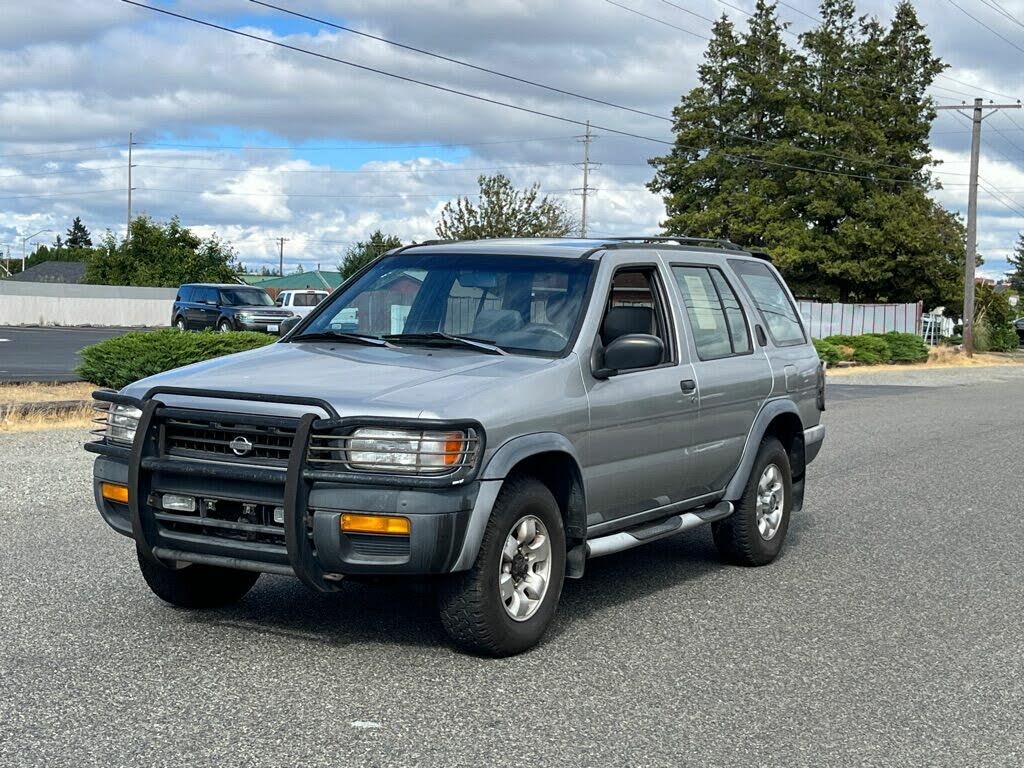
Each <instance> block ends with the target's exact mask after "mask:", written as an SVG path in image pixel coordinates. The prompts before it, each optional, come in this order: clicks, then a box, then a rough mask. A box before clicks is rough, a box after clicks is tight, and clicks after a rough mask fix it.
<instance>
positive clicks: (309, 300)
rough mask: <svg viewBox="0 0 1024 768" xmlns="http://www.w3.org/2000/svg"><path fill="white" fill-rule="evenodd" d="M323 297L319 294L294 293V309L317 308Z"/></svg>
mask: <svg viewBox="0 0 1024 768" xmlns="http://www.w3.org/2000/svg"><path fill="white" fill-rule="evenodd" d="M321 299H323V296H321V295H320V294H319V293H294V294H292V304H291V305H292V306H293V307H315V306H316V305H317V304H319V303H320V301H321Z"/></svg>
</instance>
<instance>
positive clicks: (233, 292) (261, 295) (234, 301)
mask: <svg viewBox="0 0 1024 768" xmlns="http://www.w3.org/2000/svg"><path fill="white" fill-rule="evenodd" d="M220 303H221V304H223V305H226V306H229V307H272V306H274V300H273V299H272V298H270V294H268V293H267V292H266V291H264V290H261V289H260V288H225V289H224V290H222V291H221V292H220Z"/></svg>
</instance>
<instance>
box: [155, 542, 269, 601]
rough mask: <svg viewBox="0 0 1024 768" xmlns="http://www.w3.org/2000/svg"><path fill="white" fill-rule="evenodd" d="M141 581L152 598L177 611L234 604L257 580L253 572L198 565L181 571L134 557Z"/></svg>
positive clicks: (187, 566) (189, 565) (184, 565)
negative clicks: (177, 608)
mask: <svg viewBox="0 0 1024 768" xmlns="http://www.w3.org/2000/svg"><path fill="white" fill-rule="evenodd" d="M137 554H138V558H139V569H140V570H141V571H142V578H144V579H145V580H146V583H147V584H148V585H149V588H150V589H151V590H153V594H155V595H156V596H157V597H159V598H160V599H161V600H164V601H165V602H168V603H170V604H171V605H177V606H179V607H180V608H219V607H221V606H224V605H231V604H232V603H236V602H238V601H239V600H241V599H242V597H244V596H245V593H246V592H248V591H249V590H250V589H252V587H253V584H255V583H256V580H257V579H258V578H259V577H260V575H259V574H258V573H256V572H255V571H237V570H234V569H232V568H218V567H217V566H213V565H200V564H199V563H187V564H186V563H181V567H179V568H174V567H172V566H168V565H163V564H162V563H154V562H153V561H151V560H149V559H148V558H146V557H144V556H143V555H142V553H137Z"/></svg>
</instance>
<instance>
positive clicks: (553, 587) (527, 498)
mask: <svg viewBox="0 0 1024 768" xmlns="http://www.w3.org/2000/svg"><path fill="white" fill-rule="evenodd" d="M564 578H565V531H564V529H563V527H562V516H561V513H560V511H559V508H558V504H557V502H556V501H555V498H554V496H552V495H551V491H549V490H548V488H547V487H546V486H545V485H544V484H543V483H541V482H539V481H538V480H535V479H533V478H529V477H521V478H515V479H511V480H507V481H506V482H505V485H504V487H503V488H502V489H501V493H500V494H499V495H498V499H497V501H496V502H495V504H494V509H493V511H492V512H491V519H490V521H489V522H488V524H487V529H486V531H485V532H484V538H483V541H482V542H481V544H480V552H479V554H478V555H477V559H476V563H475V564H474V565H473V568H472V569H470V570H469V571H466V572H465V573H459V574H456V575H454V576H453V577H451V581H450V582H449V583H448V584H446V585H445V587H444V588H443V590H442V594H441V622H442V623H443V624H444V628H445V630H446V631H447V632H448V635H449V637H451V639H452V640H453V641H454V642H455V643H456V644H457V645H459V646H461V647H463V648H465V649H466V650H469V651H473V652H475V653H482V654H486V655H489V656H511V655H513V654H516V653H521V652H522V651H525V650H527V649H528V648H531V647H533V646H534V645H536V644H537V643H538V642H539V641H540V639H541V637H542V636H543V635H544V632H545V631H546V630H547V628H548V625H549V624H550V623H551V619H552V618H553V617H554V615H555V610H556V608H557V607H558V598H559V596H560V595H561V593H562V582H563V580H564Z"/></svg>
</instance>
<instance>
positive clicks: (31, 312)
mask: <svg viewBox="0 0 1024 768" xmlns="http://www.w3.org/2000/svg"><path fill="white" fill-rule="evenodd" d="M175 295H177V289H176V288H135V287H128V286H119V285H77V284H73V283H70V284H65V283H23V282H19V281H16V280H0V325H99V326H104V325H105V326H118V327H154V326H161V325H170V323H171V304H172V303H173V302H174V297H175Z"/></svg>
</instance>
